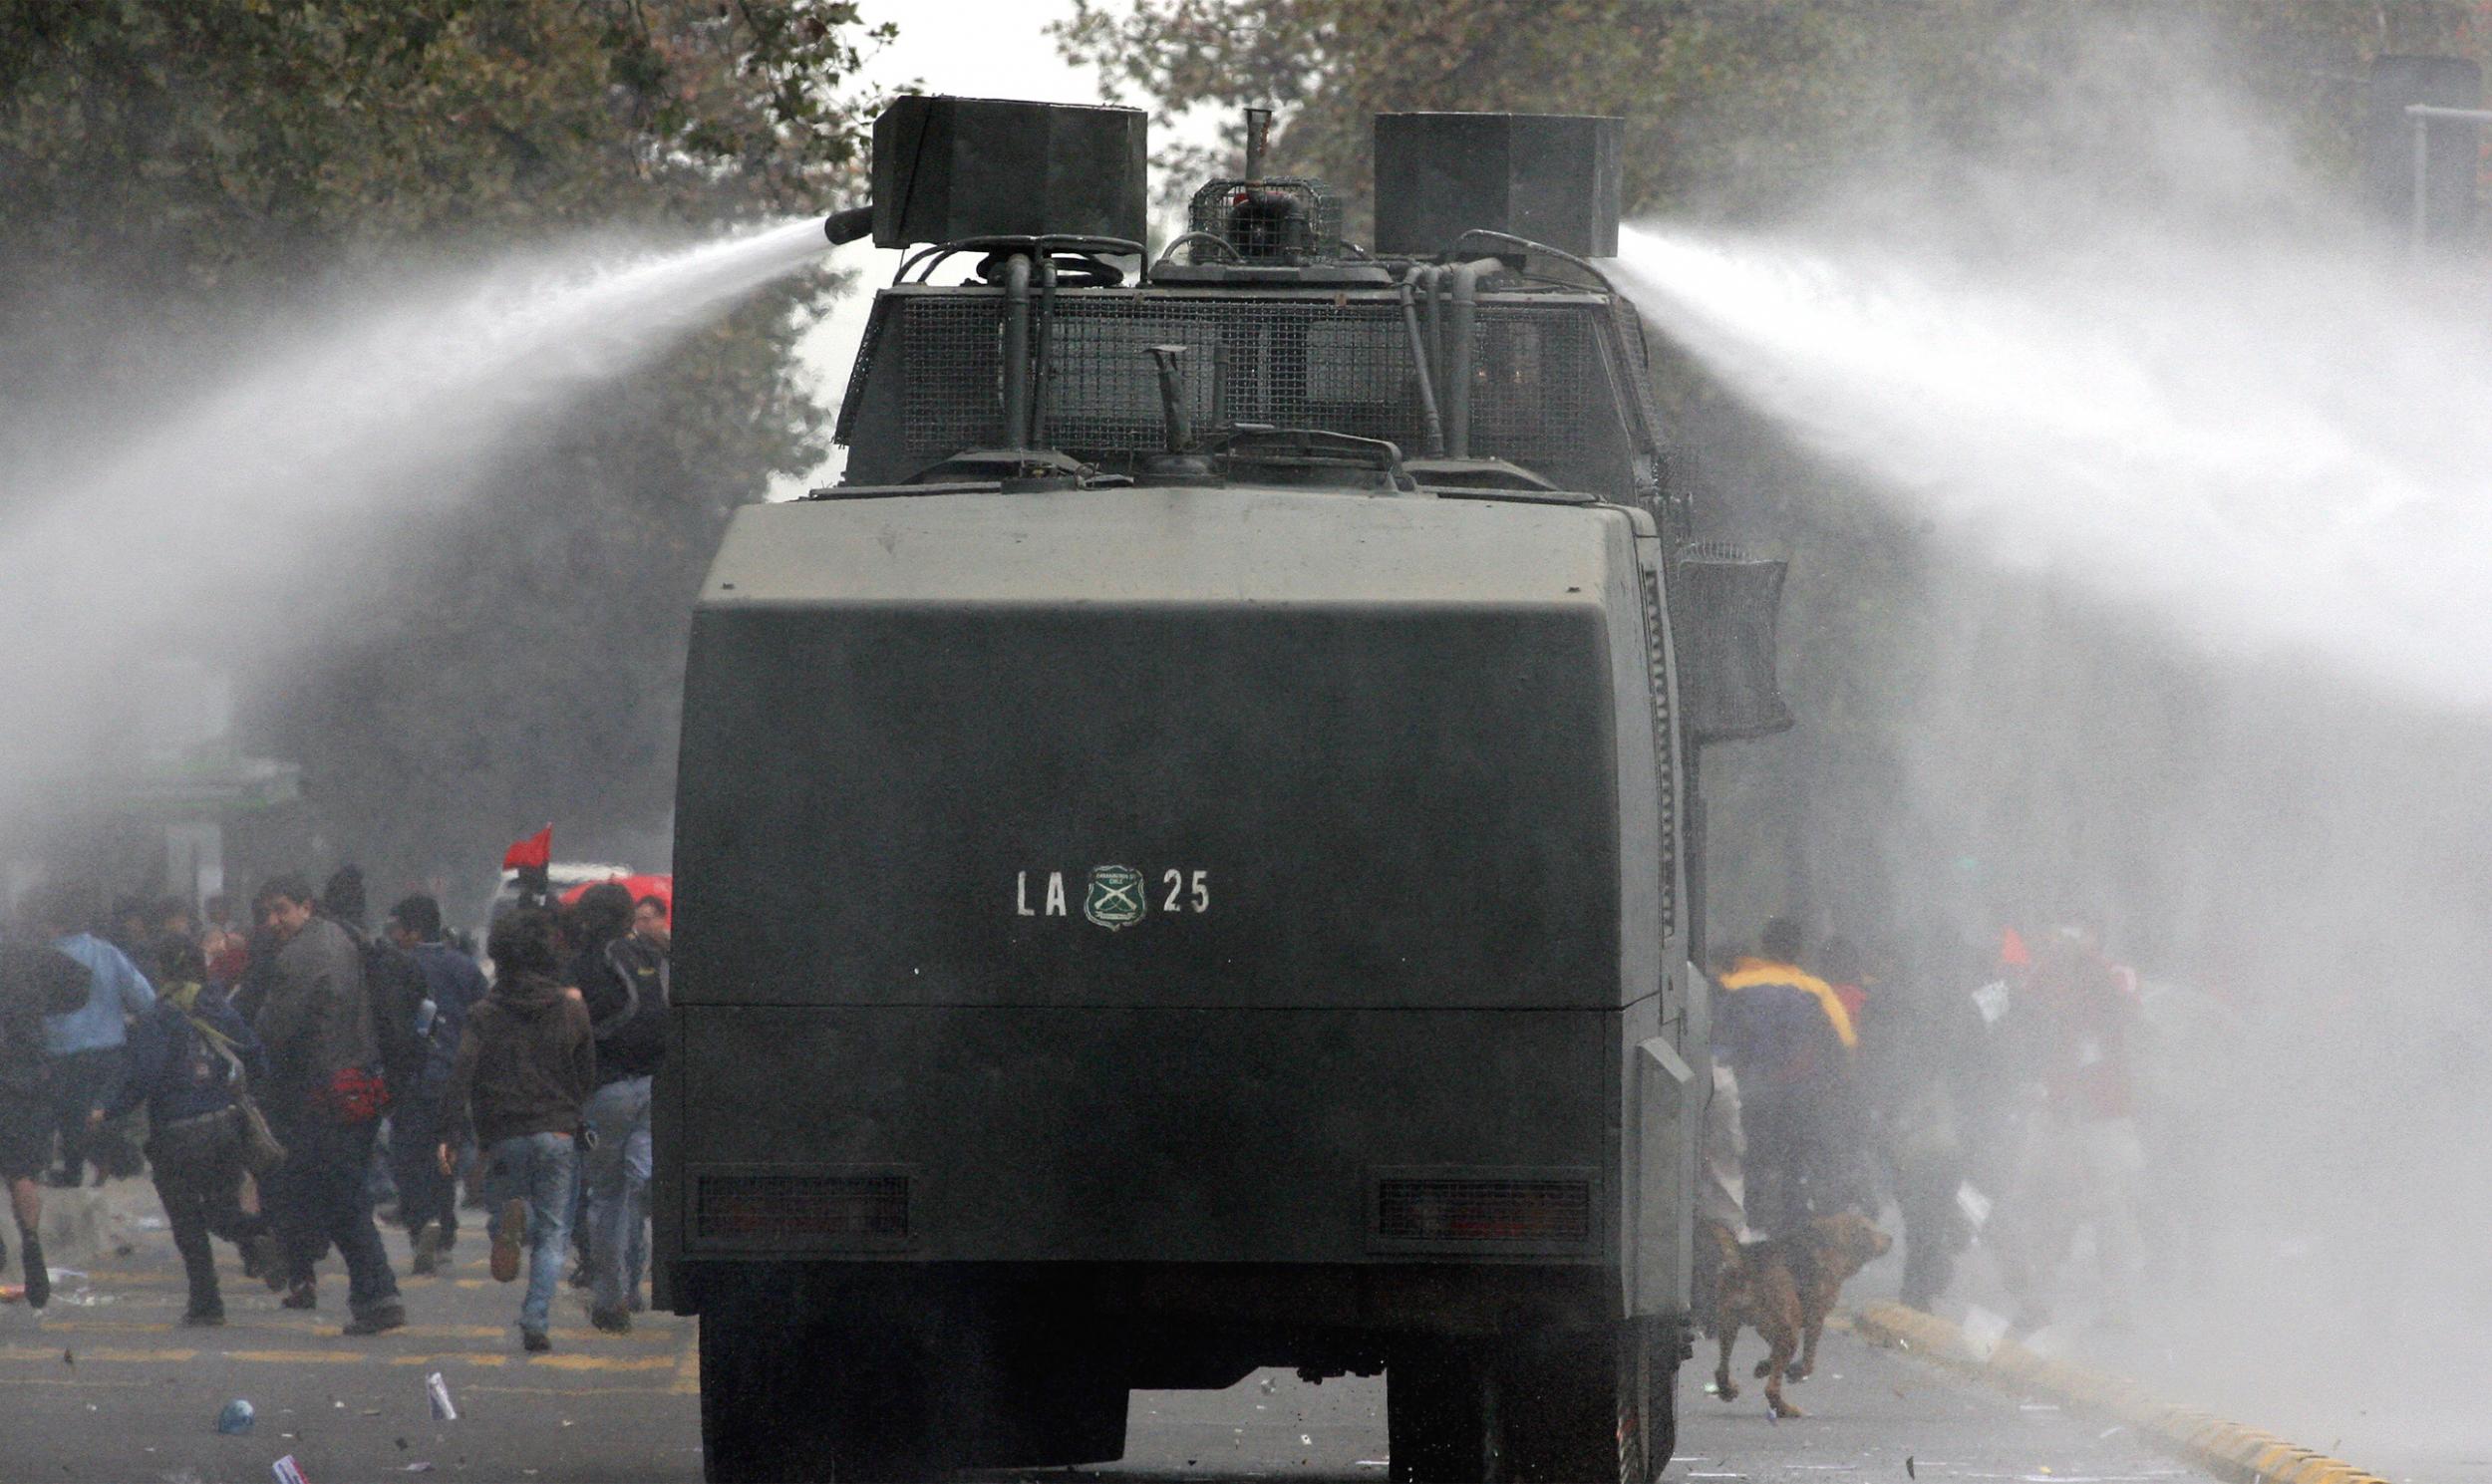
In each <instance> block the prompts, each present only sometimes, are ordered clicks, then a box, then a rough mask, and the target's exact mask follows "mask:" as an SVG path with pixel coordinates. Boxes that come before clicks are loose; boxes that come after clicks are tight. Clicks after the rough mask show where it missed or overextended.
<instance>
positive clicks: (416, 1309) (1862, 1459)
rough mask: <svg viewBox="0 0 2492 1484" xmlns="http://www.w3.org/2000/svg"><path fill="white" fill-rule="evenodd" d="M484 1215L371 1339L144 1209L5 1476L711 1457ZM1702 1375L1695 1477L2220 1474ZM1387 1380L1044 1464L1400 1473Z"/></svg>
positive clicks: (1847, 1355)
mask: <svg viewBox="0 0 2492 1484" xmlns="http://www.w3.org/2000/svg"><path fill="white" fill-rule="evenodd" d="M477 1231H478V1229H477V1228H470V1230H469V1232H468V1234H467V1237H466V1238H465V1239H464V1240H463V1241H462V1243H461V1245H460V1248H459V1250H458V1252H457V1253H456V1255H455V1257H456V1262H455V1265H454V1267H453V1269H452V1271H451V1272H450V1273H448V1274H447V1275H445V1276H444V1277H441V1278H432V1279H410V1278H404V1277H402V1279H401V1282H402V1284H403V1285H404V1286H405V1289H406V1294H407V1307H408V1312H409V1316H410V1319H411V1321H412V1323H411V1325H410V1328H409V1329H408V1330H406V1331H404V1332H401V1333H399V1334H396V1335H392V1336H384V1337H382V1338H380V1339H361V1340H355V1339H345V1338H342V1337H340V1336H339V1335H338V1325H339V1323H340V1321H341V1319H342V1317H343V1316H342V1301H343V1298H344V1289H345V1284H344V1279H343V1275H342V1274H335V1273H332V1272H324V1275H323V1278H324V1282H323V1301H324V1305H325V1306H326V1307H324V1308H323V1309H322V1310H320V1311H318V1312H316V1313H314V1314H310V1315H304V1314H298V1313H293V1312H289V1311H286V1310H282V1309H279V1308H278V1307H277V1306H276V1302H275V1299H274V1296H272V1295H270V1294H269V1293H268V1291H267V1290H266V1289H264V1288H262V1287H261V1286H260V1285H258V1284H256V1283H248V1284H246V1283H244V1282H242V1281H241V1280H240V1279H239V1278H238V1276H229V1277H228V1281H227V1284H226V1288H225V1304H226V1309H227V1312H228V1315H229V1319H230V1323H228V1325H227V1326H226V1327H225V1328H224V1329H222V1330H206V1331H194V1330H183V1329H179V1328H177V1327H176V1326H175V1324H174V1321H175V1320H176V1319H177V1318H178V1317H179V1315H180V1311H181V1298H182V1295H181V1282H180V1275H179V1270H178V1267H177V1265H176V1264H175V1262H174V1260H173V1256H172V1252H171V1245H170V1243H169V1241H168V1240H167V1239H166V1238H165V1237H164V1235H163V1234H162V1233H161V1232H160V1231H153V1232H150V1231H143V1232H138V1233H135V1234H134V1240H133V1250H132V1251H131V1252H130V1253H128V1254H127V1255H124V1256H119V1257H116V1258H113V1259H111V1260H110V1266H104V1265H98V1267H97V1268H96V1269H95V1270H94V1271H92V1272H88V1273H86V1274H84V1275H82V1276H69V1275H67V1274H64V1275H62V1276H61V1277H60V1279H59V1280H58V1282H57V1289H58V1293H57V1295H56V1298H55V1300H54V1303H53V1307H52V1308H51V1309H50V1310H49V1311H48V1312H47V1313H45V1314H44V1315H42V1316H40V1317H38V1316H36V1315H34V1314H32V1313H31V1312H29V1311H28V1310H27V1309H26V1308H25V1306H23V1305H22V1304H20V1305H9V1306H5V1307H0V1408H5V1415H6V1418H7V1420H6V1421H5V1422H4V1423H0V1478H5V1479H8V1480H11V1481H39V1480H63V1481H82V1480H92V1481H112V1484H128V1481H156V1480H171V1481H185V1484H192V1481H194V1484H264V1481H266V1480H268V1479H269V1478H270V1473H269V1467H270V1464H271V1463H272V1462H273V1461H274V1460H275V1459H277V1458H278V1457H280V1456H282V1455H287V1454H291V1455H292V1456H293V1457H294V1458H295V1459H296V1461H297V1462H298V1463H299V1464H300V1466H301V1467H302V1469H303V1472H304V1474H305V1476H306V1477H308V1478H309V1479H310V1480H311V1481H312V1484H342V1481H372V1480H383V1479H394V1478H421V1477H425V1476H427V1475H431V1476H435V1477H442V1478H458V1479H463V1480H495V1481H500V1480H509V1481H514V1484H517V1481H538V1484H554V1481H560V1480H578V1481H583V1484H585V1481H592V1480H593V1481H601V1484H609V1481H640V1480H648V1481H658V1480H669V1481H682V1480H697V1479H698V1478H700V1476H701V1452H700V1441H701V1439H700V1412H699V1388H700V1374H699V1368H698V1365H697V1363H696V1361H695V1359H694V1350H695V1346H694V1344H693V1336H694V1332H693V1328H692V1322H691V1321H688V1320H677V1319H674V1318H672V1317H669V1316H653V1317H645V1318H644V1322H643V1323H642V1325H641V1326H640V1327H639V1328H638V1329H637V1330H636V1331H635V1332H634V1333H633V1334H631V1335H629V1336H606V1335H600V1334H597V1333H596V1332H594V1331H591V1330H589V1329H588V1327H587V1323H586V1315H585V1312H584V1310H583V1309H582V1308H581V1306H580V1304H579V1303H578V1302H577V1300H576V1299H575V1298H574V1297H573V1295H572V1291H569V1290H566V1291H565V1292H564V1294H563V1295H562V1297H561V1298H560V1299H559V1300H557V1308H556V1324H555V1329H554V1348H553V1350H552V1352H551V1353H550V1354H544V1355H524V1354H522V1353H521V1352H520V1351H519V1348H518V1343H517V1333H516V1331H515V1330H514V1329H513V1328H512V1325H511V1322H512V1320H513V1318H514V1317H515V1315H516V1313H517V1307H518V1297H519V1290H518V1288H517V1287H516V1286H515V1285H514V1286H511V1287H507V1288H505V1287H502V1286H501V1285H498V1284H495V1283H493V1282H491V1281H490V1279H489V1278H487V1277H486V1275H485V1272H484V1251H483V1244H482V1242H481V1241H480V1240H479V1239H478V1236H477ZM391 1247H392V1251H393V1254H394V1255H395V1256H396V1257H398V1259H399V1261H400V1266H401V1271H402V1274H403V1272H404V1259H405V1245H404V1240H403V1238H401V1237H400V1236H398V1235H397V1234H395V1233H393V1234H392V1236H391ZM220 1251H222V1249H220ZM334 1266H335V1265H334V1262H333V1263H332V1264H331V1265H330V1267H331V1268H332V1269H334ZM227 1267H228V1271H229V1274H230V1267H231V1265H230V1263H229V1262H228V1264H227ZM1755 1344H1756V1341H1755V1339H1754V1338H1753V1337H1752V1336H1751V1337H1750V1338H1749V1339H1748V1340H1747V1342H1746V1344H1745V1345H1744V1346H1743V1347H1742V1349H1741V1351H1740V1355H1741V1358H1743V1359H1748V1360H1752V1359H1753V1358H1754V1347H1755ZM437 1370H438V1371H440V1372H441V1373H442V1375H443V1377H444V1379H445V1380H446V1381H447V1382H448V1384H449V1386H450V1389H451V1391H452V1394H453V1396H454V1397H455V1398H456V1401H457V1403H458V1406H459V1410H460V1416H459V1419H458V1420H457V1421H454V1422H437V1421H435V1420H434V1419H433V1417H432V1415H431V1411H430V1408H429V1407H428V1405H427V1402H426V1399H425V1385H424V1382H425V1377H426V1375H427V1374H428V1373H430V1372H433V1371H437ZM1682 1374H1683V1381H1682V1395H1681V1409H1682V1415H1683V1425H1682V1429H1681V1447H1682V1453H1681V1456H1680V1458H1679V1459H1678V1460H1677V1461H1676V1462H1674V1463H1673V1464H1672V1465H1671V1467H1670V1470H1669V1473H1668V1475H1667V1476H1666V1477H1668V1478H1672V1479H1687V1480H1711V1481H1721V1484H1735V1481H1741V1480H1752V1481H1767V1480H1771V1481H1783V1484H1832V1481H1834V1480H1837V1479H1842V1478H1847V1477H1857V1478H1858V1479H1860V1480H1863V1481H1868V1480H1878V1481H1884V1480H1889V1479H1896V1480H1908V1481H1928V1480H1948V1479H1981V1480H2019V1481H2024V1484H2098V1481H2113V1480H2117V1481H2147V1480H2153V1481H2163V1480H2190V1479H2194V1478H2196V1477H2198V1476H2196V1475H2193V1474H2191V1473H2189V1472H2188V1471H2186V1470H2184V1469H2183V1468H2181V1467H2180V1466H2179V1465H2178V1464H2175V1463H2172V1462H2170V1461H2168V1460H2167V1459H2164V1458H2163V1457H2161V1456H2160V1455H2157V1454H2153V1453H2150V1452H2147V1451H2145V1450H2144V1449H2143V1448H2142V1446H2141V1445H2139V1444H2138V1443H2136V1442H2135V1441H2134V1440H2133V1439H2131V1438H2129V1437H2127V1436H2126V1435H2124V1434H2121V1433H2118V1432H2112V1433H2110V1434H2108V1435H2105V1434H2104V1431H2103V1429H2102V1428H2101V1427H2100V1426H2097V1425H2095V1424H2093V1423H2091V1422H2089V1421H2087V1420H2085V1419H2082V1418H2079V1417H2076V1416H2074V1415H2071V1414H2067V1413H2063V1412H2060V1411H2058V1410H2057V1409H2055V1408H2049V1407H2046V1406H2041V1405H2037V1404H2033V1403H2024V1404H2021V1403H2020V1402H2018V1401H2017V1400H2016V1399H2015V1398H2011V1397H2002V1396H1999V1395H1996V1394H1993V1393H1991V1392H1988V1391H1984V1390H1980V1389H1976V1388H1974V1387H1971V1386H1969V1385H1967V1384H1966V1383H1964V1382H1962V1381H1960V1380H1957V1379H1955V1378H1954V1377H1951V1376H1948V1375H1946V1374H1944V1373H1942V1372H1938V1371H1935V1370H1930V1369H1926V1368H1924V1367H1922V1366H1920V1365H1919V1364H1918V1363H1916V1362H1914V1361H1912V1360H1910V1359H1907V1358H1905V1357H1903V1356H1900V1355H1895V1354H1892V1353H1888V1352H1884V1351H1878V1350H1872V1349H1870V1348H1868V1347H1866V1346H1864V1345H1862V1344H1861V1343H1860V1342H1858V1341H1857V1340H1854V1339H1853V1338H1852V1337H1850V1336H1845V1335H1829V1336H1828V1337H1827V1343H1826V1348H1825V1351H1824V1353H1823V1355H1822V1356H1821V1367H1820V1373H1819V1374H1818V1375H1817V1376H1816V1377H1814V1378H1812V1379H1811V1380H1809V1381H1807V1382H1806V1383H1804V1384H1801V1385H1798V1386H1795V1387H1793V1388H1791V1391H1790V1395H1791V1398H1792V1399H1793V1400H1794V1401H1796V1402H1797V1403H1798V1404H1799V1405H1801V1406H1802V1407H1804V1408H1806V1409H1807V1411H1808V1413H1809V1415H1808V1416H1806V1417H1804V1418H1800V1419H1796V1420H1791V1421H1784V1422H1778V1423H1777V1422H1773V1421H1771V1420H1770V1419H1768V1418H1767V1417H1766V1415H1765V1412H1764V1405H1763V1402H1762V1401H1761V1400H1760V1399H1759V1398H1758V1396H1757V1393H1756V1391H1755V1389H1754V1387H1752V1386H1751V1387H1749V1388H1748V1390H1747V1391H1746V1392H1745V1393H1744V1394H1743V1395H1742V1397H1741V1399H1740V1400H1739V1402H1738V1403H1737V1404H1736V1405H1732V1406H1724V1405H1722V1404H1720V1403H1719V1402H1716V1401H1715V1400H1714V1399H1713V1398H1712V1397H1711V1396H1708V1395H1706V1394H1704V1392H1703V1390H1702V1389H1701V1387H1702V1381H1703V1378H1702V1377H1701V1376H1699V1375H1697V1374H1696V1372H1695V1369H1694V1367H1691V1368H1690V1369H1689V1370H1687V1371H1684V1372H1683V1373H1682ZM237 1396H238V1397H244V1398H247V1399H248V1400H249V1401H250V1402H251V1403H252V1405H253V1406H254V1408H255V1409H256V1410H257V1413H258V1420H257V1423H256V1425H255V1426H254V1428H253V1430H252V1431H251V1432H250V1433H249V1434H248V1435H247V1436H241V1437H228V1436H220V1435H219V1434H217V1433H216V1431H215V1430H214V1424H215V1419H216V1413H217V1410H218V1409H219V1408H220V1407H222V1406H223V1405H224V1403H225V1402H226V1400H227V1399H229V1398H232V1397H237ZM1384 1402H1385V1390H1384V1384H1383V1382H1382V1381H1379V1380H1358V1379H1352V1380H1347V1381H1343V1380H1336V1381H1329V1382H1326V1383H1324V1384H1322V1385H1308V1384H1305V1383H1303V1382H1300V1381H1299V1380H1297V1379H1296V1378H1295V1377H1293V1376H1290V1375H1287V1374H1285V1373H1280V1372H1268V1373H1265V1374H1262V1375H1258V1376H1255V1377H1251V1378H1249V1379H1248V1380H1247V1381H1246V1382H1245V1383H1243V1384H1242V1385H1239V1386H1237V1387H1234V1388H1232V1389H1230V1390H1228V1391H1222V1392H1144V1393H1140V1394H1138V1395H1136V1396H1135V1397H1134V1401H1133V1411H1132V1430H1131V1437H1130V1443H1129V1446H1128V1450H1127V1454H1128V1456H1127V1458H1126V1460H1125V1461H1124V1462H1123V1463H1120V1464H1117V1465H1114V1466H1112V1467H1108V1468H1102V1469H1096V1470H1079V1471H1066V1470H1050V1471H1043V1472H1039V1473H1035V1474H1031V1475H1028V1476H1027V1477H1030V1478H1035V1479H1063V1478H1068V1477H1086V1478H1093V1477H1094V1478H1109V1479H1117V1480H1151V1479H1164V1480H1180V1479H1181V1480H1189V1481H1199V1480H1217V1479H1247V1478H1255V1479H1263V1478H1288V1479H1298V1480H1308V1481H1316V1480H1336V1481H1341V1480H1349V1481H1360V1484H1376V1481H1380V1480H1382V1479H1383V1478H1384V1477H1385V1416H1384ZM1908 1462H1909V1464H1910V1467H1909V1469H1908V1468H1907V1463H1908ZM427 1465H429V1466H430V1467H429V1468H428V1467H426V1466H427ZM986 1477H989V1478H992V1479H1010V1478H1014V1477H1017V1476H1015V1475H1010V1474H999V1475H990V1476H986Z"/></svg>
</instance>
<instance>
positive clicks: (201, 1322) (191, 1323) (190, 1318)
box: [181, 1304, 225, 1330]
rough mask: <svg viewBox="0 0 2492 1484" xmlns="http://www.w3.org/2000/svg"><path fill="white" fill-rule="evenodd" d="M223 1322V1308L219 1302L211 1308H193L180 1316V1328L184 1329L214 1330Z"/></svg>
mask: <svg viewBox="0 0 2492 1484" xmlns="http://www.w3.org/2000/svg"><path fill="white" fill-rule="evenodd" d="M224 1323H225V1308H224V1306H223V1305H221V1304H219V1305H217V1306H216V1307H215V1308H213V1309H193V1310H190V1311H188V1312H187V1313H185V1314H183V1315H182V1317H181V1328H183V1329H185V1330H214V1329H217V1328H219V1327H220V1326H222V1325H223V1324H224Z"/></svg>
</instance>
